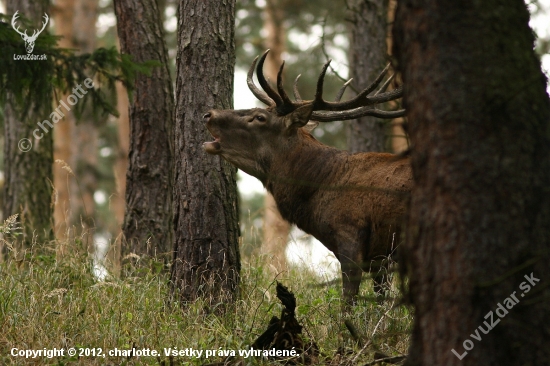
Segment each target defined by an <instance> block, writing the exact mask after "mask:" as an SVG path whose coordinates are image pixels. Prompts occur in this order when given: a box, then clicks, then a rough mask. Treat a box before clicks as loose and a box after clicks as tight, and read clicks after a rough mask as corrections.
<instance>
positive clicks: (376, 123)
mask: <svg viewBox="0 0 550 366" xmlns="http://www.w3.org/2000/svg"><path fill="white" fill-rule="evenodd" d="M351 4H352V5H351V8H350V16H351V40H350V51H349V54H350V57H349V59H350V77H352V78H353V86H354V87H355V89H356V90H358V91H359V90H362V89H364V88H365V87H367V85H369V84H370V83H372V82H373V81H374V79H376V77H377V76H378V74H379V73H380V72H381V71H382V70H383V69H384V67H385V66H386V63H387V61H388V57H387V53H388V52H387V43H386V34H387V17H388V0H354V1H352V2H351ZM385 132H386V128H385V123H384V122H383V120H381V119H380V118H375V117H370V116H367V117H362V118H359V119H356V120H353V121H350V122H349V124H348V150H349V151H350V152H352V153H356V152H364V151H378V152H380V151H385V148H386V144H385V139H386V133H385Z"/></svg>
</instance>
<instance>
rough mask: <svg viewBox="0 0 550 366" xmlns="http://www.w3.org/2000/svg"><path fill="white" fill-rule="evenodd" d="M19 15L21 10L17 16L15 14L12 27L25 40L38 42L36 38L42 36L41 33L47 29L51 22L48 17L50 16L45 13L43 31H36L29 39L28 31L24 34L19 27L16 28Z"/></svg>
mask: <svg viewBox="0 0 550 366" xmlns="http://www.w3.org/2000/svg"><path fill="white" fill-rule="evenodd" d="M17 13H19V10H17V11H16V12H15V14H13V17H12V18H11V26H12V27H13V29H14V30H15V31H16V32H17V33H19V34H20V35H21V36H22V37H23V38H24V39H25V40H33V41H34V40H36V38H38V35H40V33H42V31H43V30H44V29H45V28H46V25H48V20H50V18H49V17H48V14H46V13H44V22H42V29H40V30H39V31H38V30H36V29H35V30H34V32H33V33H32V36H30V37H29V35H28V34H27V30H26V29H25V32H24V33H23V32H21V31H20V30H19V26H18V27H17V28H16V27H15V22H16V20H17V18H19V15H18V14H17Z"/></svg>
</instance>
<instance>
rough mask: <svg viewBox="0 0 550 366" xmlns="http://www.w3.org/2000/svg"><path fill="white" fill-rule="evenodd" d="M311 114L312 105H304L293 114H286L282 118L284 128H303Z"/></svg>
mask: <svg viewBox="0 0 550 366" xmlns="http://www.w3.org/2000/svg"><path fill="white" fill-rule="evenodd" d="M312 112H313V105H312V104H306V105H303V106H301V107H298V108H297V109H296V110H295V111H294V112H292V113H290V114H287V115H286V116H285V117H284V119H285V120H284V121H285V126H286V128H287V129H289V128H300V127H304V126H305V125H306V124H307V123H308V121H309V118H310V117H311V113H312Z"/></svg>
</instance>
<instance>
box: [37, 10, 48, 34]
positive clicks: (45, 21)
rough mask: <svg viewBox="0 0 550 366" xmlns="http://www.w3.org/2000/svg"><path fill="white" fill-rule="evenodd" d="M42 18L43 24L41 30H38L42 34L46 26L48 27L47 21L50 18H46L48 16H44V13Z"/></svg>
mask: <svg viewBox="0 0 550 366" xmlns="http://www.w3.org/2000/svg"><path fill="white" fill-rule="evenodd" d="M43 18H44V22H43V24H42V29H41V30H40V32H39V33H42V31H43V30H44V28H46V26H47V25H48V20H49V19H50V18H49V17H48V14H46V13H44V16H43Z"/></svg>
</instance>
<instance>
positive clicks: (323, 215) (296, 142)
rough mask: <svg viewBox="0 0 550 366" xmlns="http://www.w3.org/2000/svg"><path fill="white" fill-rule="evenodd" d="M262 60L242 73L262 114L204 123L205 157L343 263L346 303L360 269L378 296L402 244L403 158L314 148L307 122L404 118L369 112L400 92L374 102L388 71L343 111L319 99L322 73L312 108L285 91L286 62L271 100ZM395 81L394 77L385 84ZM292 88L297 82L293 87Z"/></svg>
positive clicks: (242, 113) (215, 113) (212, 114)
mask: <svg viewBox="0 0 550 366" xmlns="http://www.w3.org/2000/svg"><path fill="white" fill-rule="evenodd" d="M268 52H269V50H268V51H267V52H265V53H264V54H263V56H262V57H261V58H260V61H259V63H258V67H257V71H256V74H257V77H258V81H259V83H260V85H261V87H262V88H263V90H264V91H262V90H260V89H258V87H257V86H256V85H255V84H254V82H253V80H252V76H253V73H254V68H255V66H256V62H257V60H258V57H256V59H255V60H254V62H253V63H252V66H251V67H250V70H249V72H248V78H247V82H248V86H249V88H250V90H251V91H252V93H253V94H254V95H255V96H256V97H257V98H258V99H259V100H261V101H262V102H263V103H265V104H267V105H268V107H267V108H266V109H262V108H253V109H244V110H211V111H209V112H208V113H206V114H205V115H204V120H205V122H206V127H207V129H208V131H209V132H210V134H211V135H212V136H213V137H214V141H211V142H205V143H204V145H203V147H204V149H205V150H206V152H207V153H209V154H213V155H220V156H221V157H222V158H224V159H225V160H227V161H229V162H230V163H232V164H234V165H235V166H237V167H238V168H239V169H242V170H243V171H244V172H246V173H248V174H251V175H253V176H255V177H256V178H258V179H259V180H260V181H261V182H262V183H263V185H264V186H265V187H266V188H267V190H268V191H269V192H271V193H272V194H273V197H274V198H275V201H276V203H277V207H278V208H279V210H280V212H281V215H282V216H283V218H285V219H286V220H288V221H289V222H291V223H294V224H296V225H297V226H298V227H299V228H300V229H302V230H304V231H305V232H307V233H309V234H311V235H313V236H314V237H315V238H317V239H318V240H319V241H320V242H321V243H323V244H324V245H325V246H326V247H327V248H328V249H329V250H330V251H332V252H333V253H334V255H335V256H336V258H338V260H339V261H340V264H341V270H342V281H343V290H344V298H345V300H346V301H348V303H354V302H355V299H356V296H357V293H358V292H359V285H360V282H361V274H362V270H365V271H369V272H372V273H373V274H374V275H373V279H374V285H375V290H376V291H377V292H380V291H381V284H382V282H383V281H384V280H385V278H384V275H383V271H380V269H381V268H380V267H381V263H382V261H381V258H383V257H385V256H387V255H388V254H389V253H390V251H391V249H392V246H396V245H397V241H398V240H399V238H400V234H399V232H400V229H399V228H400V226H401V221H402V219H403V216H404V214H405V210H406V202H407V196H408V193H409V191H410V189H411V185H412V175H411V168H410V164H409V159H408V158H407V157H398V156H396V155H394V154H388V153H358V154H350V153H348V152H346V151H340V150H337V149H335V148H332V147H329V146H325V145H323V144H321V143H320V142H318V141H317V140H316V139H315V138H314V137H313V136H312V135H311V134H310V133H309V125H308V121H310V120H312V121H319V122H330V121H336V120H346V119H354V118H358V117H360V116H365V115H371V116H378V117H382V118H394V117H398V116H402V115H403V114H404V111H403V110H398V111H383V110H380V109H376V108H375V107H374V106H375V105H376V104H379V103H383V102H387V101H389V100H394V99H397V98H399V97H401V95H402V90H401V88H399V89H396V90H392V91H389V92H385V89H386V87H387V85H388V84H389V80H388V81H386V82H385V83H384V84H383V85H382V86H381V87H380V89H379V90H378V91H376V92H375V93H374V94H373V95H369V94H371V93H372V92H373V91H375V89H376V88H377V87H378V85H379V84H380V83H381V81H382V80H383V79H384V76H385V74H386V72H387V69H388V68H386V69H385V70H384V71H383V72H382V73H381V74H380V75H379V76H378V77H377V79H376V80H375V81H374V82H373V83H372V85H370V86H369V87H367V88H366V89H365V90H363V91H362V92H361V93H359V94H358V95H357V96H356V97H355V98H353V99H351V100H348V101H344V102H340V98H341V95H342V94H343V91H344V89H345V87H346V85H347V84H348V83H349V82H348V83H346V84H345V85H344V86H343V87H342V89H341V90H340V92H339V93H338V97H337V101H336V102H329V101H325V100H324V99H323V96H322V94H323V80H324V77H325V73H326V71H327V68H328V65H329V63H330V61H329V62H327V63H326V64H325V66H324V67H323V70H322V72H321V75H320V76H319V80H318V82H317V90H316V93H315V99H313V100H309V101H305V100H302V99H301V98H300V96H299V94H298V92H297V88H296V83H295V84H294V96H295V99H296V101H294V102H293V101H291V99H290V98H289V97H288V95H287V94H286V93H285V91H284V89H283V83H282V72H283V67H284V62H283V64H282V65H281V68H280V70H279V73H278V75H277V91H276V90H275V89H273V88H272V87H271V85H270V84H269V83H268V81H267V80H266V79H265V77H264V75H263V71H262V70H263V64H264V61H265V58H266V56H267V53H268ZM390 79H391V78H390ZM296 80H297V79H296Z"/></svg>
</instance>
